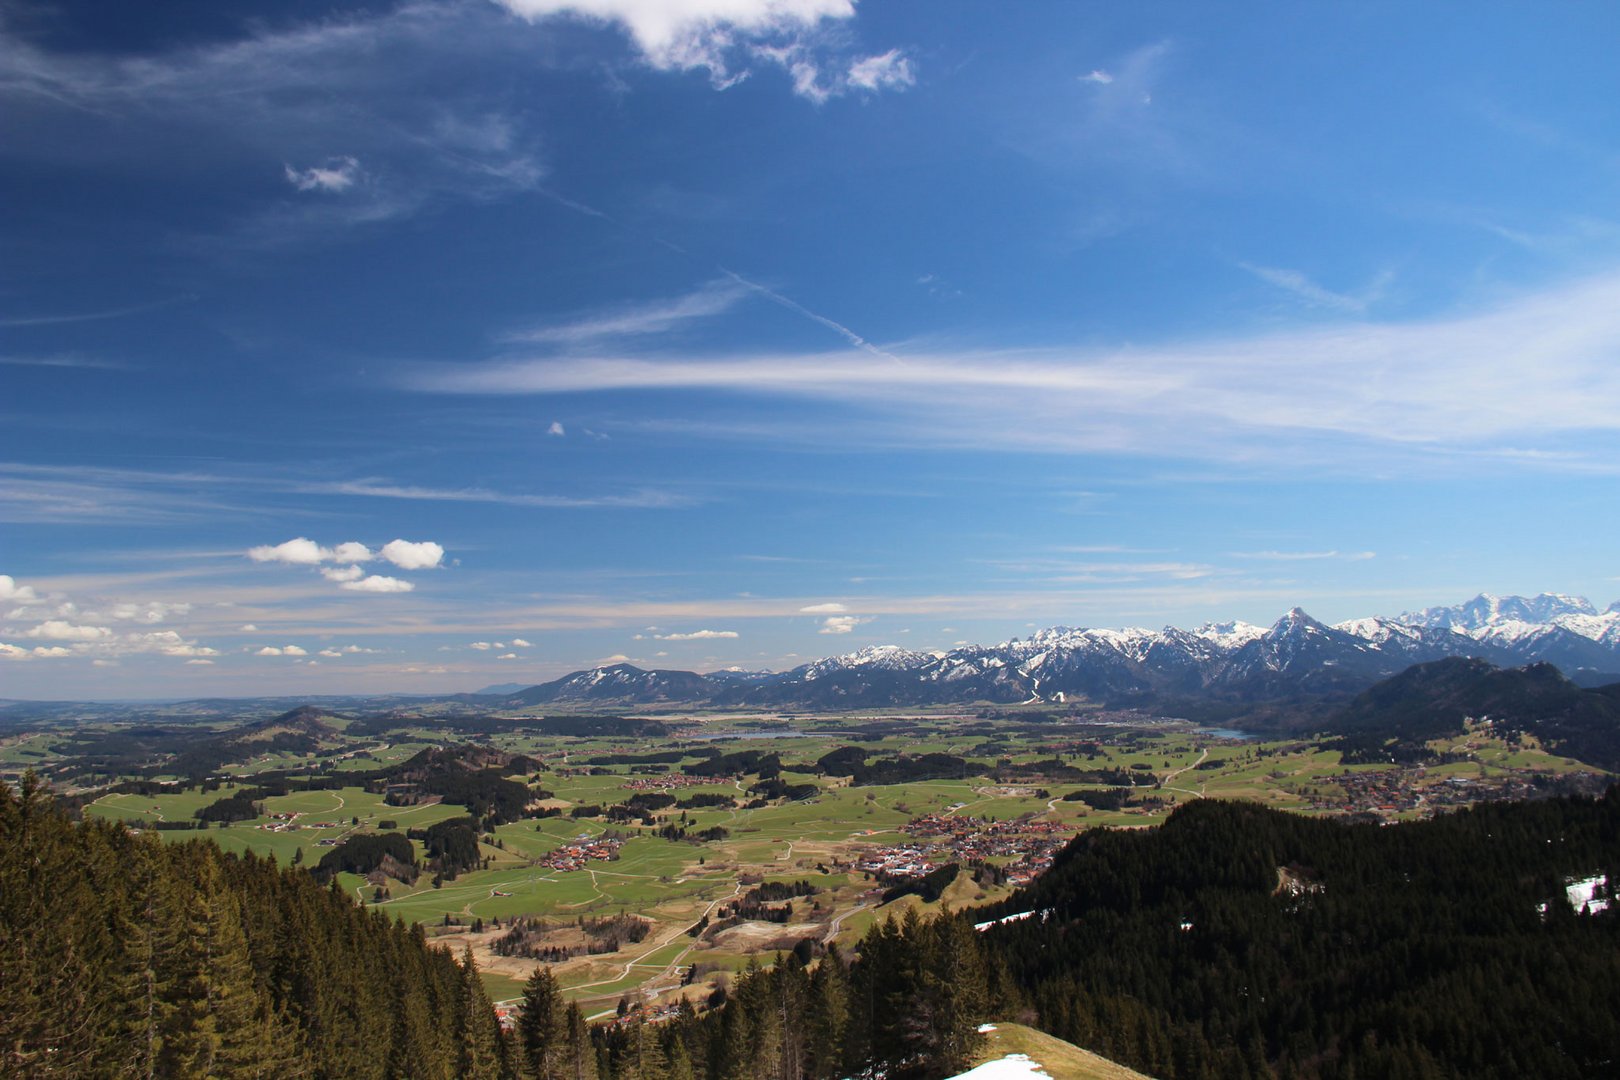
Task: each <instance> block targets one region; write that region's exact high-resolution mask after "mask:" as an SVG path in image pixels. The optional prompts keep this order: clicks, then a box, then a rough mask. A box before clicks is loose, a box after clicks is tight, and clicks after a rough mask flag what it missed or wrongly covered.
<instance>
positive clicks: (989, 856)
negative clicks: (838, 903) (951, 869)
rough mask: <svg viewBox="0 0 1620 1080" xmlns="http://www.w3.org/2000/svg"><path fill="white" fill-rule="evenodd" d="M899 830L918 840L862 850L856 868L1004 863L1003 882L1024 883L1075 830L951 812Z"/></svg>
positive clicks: (908, 872) (917, 869) (877, 870)
mask: <svg viewBox="0 0 1620 1080" xmlns="http://www.w3.org/2000/svg"><path fill="white" fill-rule="evenodd" d="M901 830H902V831H903V832H905V833H906V834H908V835H910V836H914V837H916V838H917V839H918V841H919V842H917V843H911V844H895V845H888V846H883V847H874V848H871V849H869V850H868V851H866V852H863V853H862V855H861V857H860V858H859V859H858V860H857V861H856V863H855V868H856V869H857V870H861V871H863V872H865V873H869V874H882V875H885V876H888V877H921V876H922V875H924V874H927V873H928V872H929V871H931V870H933V869H935V868H936V867H937V866H940V865H942V864H944V863H947V862H956V863H963V864H968V863H976V862H990V861H991V860H996V861H998V862H1000V861H1002V860H1010V861H1007V862H1005V863H1004V869H1005V870H1006V873H1007V881H1008V882H1009V883H1011V884H1013V885H1024V884H1028V883H1029V882H1030V881H1033V880H1034V879H1035V876H1036V875H1037V874H1039V873H1040V872H1041V871H1042V870H1045V869H1046V868H1047V867H1049V866H1051V865H1052V856H1053V855H1054V854H1055V853H1056V852H1057V850H1058V849H1059V848H1060V847H1062V846H1063V845H1064V844H1066V843H1067V842H1068V841H1069V838H1070V837H1071V836H1072V835H1073V829H1072V828H1070V827H1068V826H1066V825H1063V824H1062V823H1060V822H1056V821H1042V820H1038V819H1037V818H1035V816H1034V815H1032V814H1025V815H1023V816H1021V817H1017V818H1013V819H1011V820H1009V821H990V820H986V819H984V818H977V817H963V816H958V815H955V814H952V813H949V812H946V813H938V814H924V815H922V816H921V817H915V818H912V819H911V820H910V821H908V822H906V823H905V824H904V825H902V826H901Z"/></svg>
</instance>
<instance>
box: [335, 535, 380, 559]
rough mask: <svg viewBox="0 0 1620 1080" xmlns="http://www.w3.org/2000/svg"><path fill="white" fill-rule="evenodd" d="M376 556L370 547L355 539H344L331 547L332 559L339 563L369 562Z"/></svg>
mask: <svg viewBox="0 0 1620 1080" xmlns="http://www.w3.org/2000/svg"><path fill="white" fill-rule="evenodd" d="M376 557H377V556H376V555H374V554H373V553H372V551H371V549H370V548H368V547H366V545H364V544H362V543H360V542H359V541H356V540H346V541H344V542H343V543H341V544H339V545H338V546H337V547H335V548H333V549H332V561H333V562H340V563H358V562H370V561H371V560H372V559H375V558H376Z"/></svg>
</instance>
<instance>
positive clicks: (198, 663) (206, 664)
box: [186, 660, 214, 667]
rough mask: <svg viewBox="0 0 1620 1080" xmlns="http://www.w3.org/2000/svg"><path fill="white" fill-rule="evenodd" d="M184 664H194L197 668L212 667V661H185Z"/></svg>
mask: <svg viewBox="0 0 1620 1080" xmlns="http://www.w3.org/2000/svg"><path fill="white" fill-rule="evenodd" d="M186 663H187V664H194V665H196V666H198V667H212V666H213V664H214V662H213V661H212V660H187V661H186Z"/></svg>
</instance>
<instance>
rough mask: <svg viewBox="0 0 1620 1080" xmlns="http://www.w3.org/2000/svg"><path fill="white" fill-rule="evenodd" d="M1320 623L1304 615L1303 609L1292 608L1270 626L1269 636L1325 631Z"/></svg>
mask: <svg viewBox="0 0 1620 1080" xmlns="http://www.w3.org/2000/svg"><path fill="white" fill-rule="evenodd" d="M1325 629H1326V627H1324V626H1323V625H1322V624H1321V623H1319V622H1317V621H1316V620H1315V619H1313V618H1311V617H1310V615H1308V614H1306V612H1305V609H1304V608H1300V607H1292V608H1289V609H1288V613H1287V614H1286V615H1284V616H1283V617H1282V618H1280V619H1278V620H1277V621H1276V622H1274V623H1272V624H1271V630H1270V631H1269V632H1270V633H1271V634H1274V635H1275V634H1298V633H1307V632H1309V631H1312V630H1325Z"/></svg>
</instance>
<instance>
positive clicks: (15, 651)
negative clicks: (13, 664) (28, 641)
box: [0, 641, 28, 660]
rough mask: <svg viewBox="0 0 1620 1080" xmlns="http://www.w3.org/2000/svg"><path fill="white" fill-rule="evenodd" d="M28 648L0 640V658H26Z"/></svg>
mask: <svg viewBox="0 0 1620 1080" xmlns="http://www.w3.org/2000/svg"><path fill="white" fill-rule="evenodd" d="M27 658H28V650H27V649H23V648H19V647H18V646H16V645H8V644H6V643H5V642H4V641H0V660H26V659H27Z"/></svg>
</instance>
